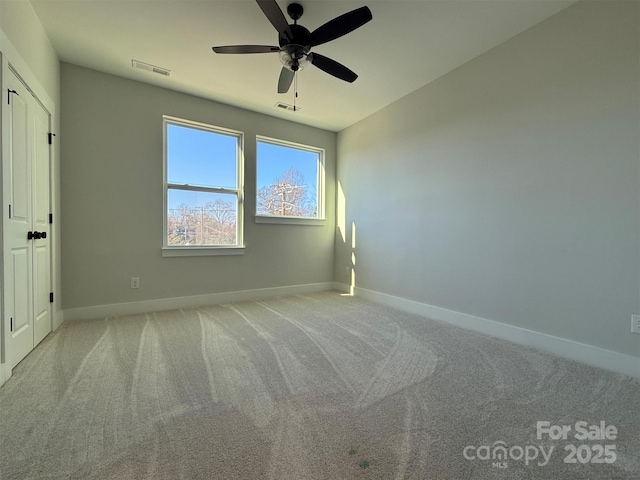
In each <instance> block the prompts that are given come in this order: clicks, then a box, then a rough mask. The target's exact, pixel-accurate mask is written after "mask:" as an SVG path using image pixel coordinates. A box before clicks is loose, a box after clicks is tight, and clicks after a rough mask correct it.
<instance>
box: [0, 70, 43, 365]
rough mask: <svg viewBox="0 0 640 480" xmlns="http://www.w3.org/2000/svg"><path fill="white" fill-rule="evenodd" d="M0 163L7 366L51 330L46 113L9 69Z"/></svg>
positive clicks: (5, 75) (25, 353)
mask: <svg viewBox="0 0 640 480" xmlns="http://www.w3.org/2000/svg"><path fill="white" fill-rule="evenodd" d="M4 78H6V80H7V81H6V82H5V86H6V87H7V95H8V109H9V110H8V131H7V129H5V130H4V131H5V133H6V136H7V140H8V142H9V145H8V150H7V151H8V158H5V159H4V162H3V177H4V179H3V191H4V205H5V208H6V211H5V212H3V216H4V218H5V221H4V224H3V228H4V260H5V275H4V280H5V282H4V289H5V290H4V294H5V296H4V299H5V305H4V314H5V317H4V318H5V321H9V323H10V337H9V342H10V345H9V349H8V350H9V353H10V364H11V367H13V366H15V365H16V364H17V363H18V362H20V360H22V359H23V358H24V357H25V356H26V355H27V354H28V353H29V352H30V351H31V350H32V349H33V347H34V346H35V345H36V344H37V343H38V342H40V340H42V339H43V338H44V337H45V336H46V335H47V333H49V332H50V331H51V306H50V303H49V292H50V282H51V278H50V272H49V270H50V265H51V258H50V249H49V245H50V235H49V222H48V217H49V185H50V183H49V178H50V173H49V145H48V124H49V115H48V113H47V112H46V111H45V110H44V109H43V108H42V106H41V105H40V104H39V102H38V101H37V100H36V99H35V98H34V97H33V96H32V95H31V93H30V92H29V90H28V89H27V88H26V87H25V86H24V85H23V84H22V82H21V81H20V80H19V79H18V78H17V77H16V76H15V74H14V73H13V72H12V71H11V70H5V72H4Z"/></svg>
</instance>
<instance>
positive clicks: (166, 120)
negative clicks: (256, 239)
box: [162, 115, 244, 257]
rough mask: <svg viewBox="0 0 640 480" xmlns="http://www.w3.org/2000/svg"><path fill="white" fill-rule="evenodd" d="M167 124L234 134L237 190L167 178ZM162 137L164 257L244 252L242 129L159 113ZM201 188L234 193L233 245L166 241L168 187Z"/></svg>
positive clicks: (208, 190)
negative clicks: (185, 182)
mask: <svg viewBox="0 0 640 480" xmlns="http://www.w3.org/2000/svg"><path fill="white" fill-rule="evenodd" d="M167 125H177V126H184V127H188V128H195V129H199V130H203V131H206V132H213V133H219V134H222V135H233V136H235V137H237V139H238V158H237V159H236V168H237V175H236V177H237V178H236V180H237V186H236V189H230V188H220V187H202V186H198V185H180V184H173V183H169V182H168V181H167V173H168V172H167V170H168V168H167V167H168V159H167ZM162 140H163V165H162V182H163V192H162V196H163V199H162V203H163V226H162V230H163V240H162V256H163V257H194V256H210V255H212V256H213V255H243V254H244V195H243V192H244V132H240V131H238V130H231V129H228V128H223V127H217V126H214V125H209V124H206V123H200V122H195V121H193V120H185V119H183V118H178V117H171V116H169V115H163V116H162ZM170 188H171V189H180V190H192V191H203V192H211V193H226V194H233V195H236V209H237V210H236V212H237V213H236V215H237V220H236V221H237V223H236V241H237V242H238V243H237V244H235V245H169V244H168V243H167V238H168V233H167V212H168V210H167V207H168V205H167V197H168V195H167V194H168V191H169V189H170Z"/></svg>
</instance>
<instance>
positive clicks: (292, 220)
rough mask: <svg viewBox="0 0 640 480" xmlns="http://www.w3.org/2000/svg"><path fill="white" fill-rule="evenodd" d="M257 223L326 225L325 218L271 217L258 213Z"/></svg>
mask: <svg viewBox="0 0 640 480" xmlns="http://www.w3.org/2000/svg"><path fill="white" fill-rule="evenodd" d="M255 220H256V223H278V224H283V225H320V226H322V225H324V224H325V223H326V219H324V218H308V217H275V216H274V217H271V216H266V215H256V217H255Z"/></svg>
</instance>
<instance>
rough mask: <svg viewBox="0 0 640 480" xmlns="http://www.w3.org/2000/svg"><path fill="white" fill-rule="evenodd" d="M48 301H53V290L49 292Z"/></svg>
mask: <svg viewBox="0 0 640 480" xmlns="http://www.w3.org/2000/svg"><path fill="white" fill-rule="evenodd" d="M49 303H53V292H51V293H50V294H49Z"/></svg>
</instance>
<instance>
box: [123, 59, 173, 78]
mask: <svg viewBox="0 0 640 480" xmlns="http://www.w3.org/2000/svg"><path fill="white" fill-rule="evenodd" d="M131 65H132V66H133V68H139V69H141V70H146V71H147V72H151V73H157V74H158V75H164V76H165V77H168V76H169V75H171V70H167V69H166V68H162V67H156V66H155V65H151V64H149V63H144V62H140V61H139V60H131Z"/></svg>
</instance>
